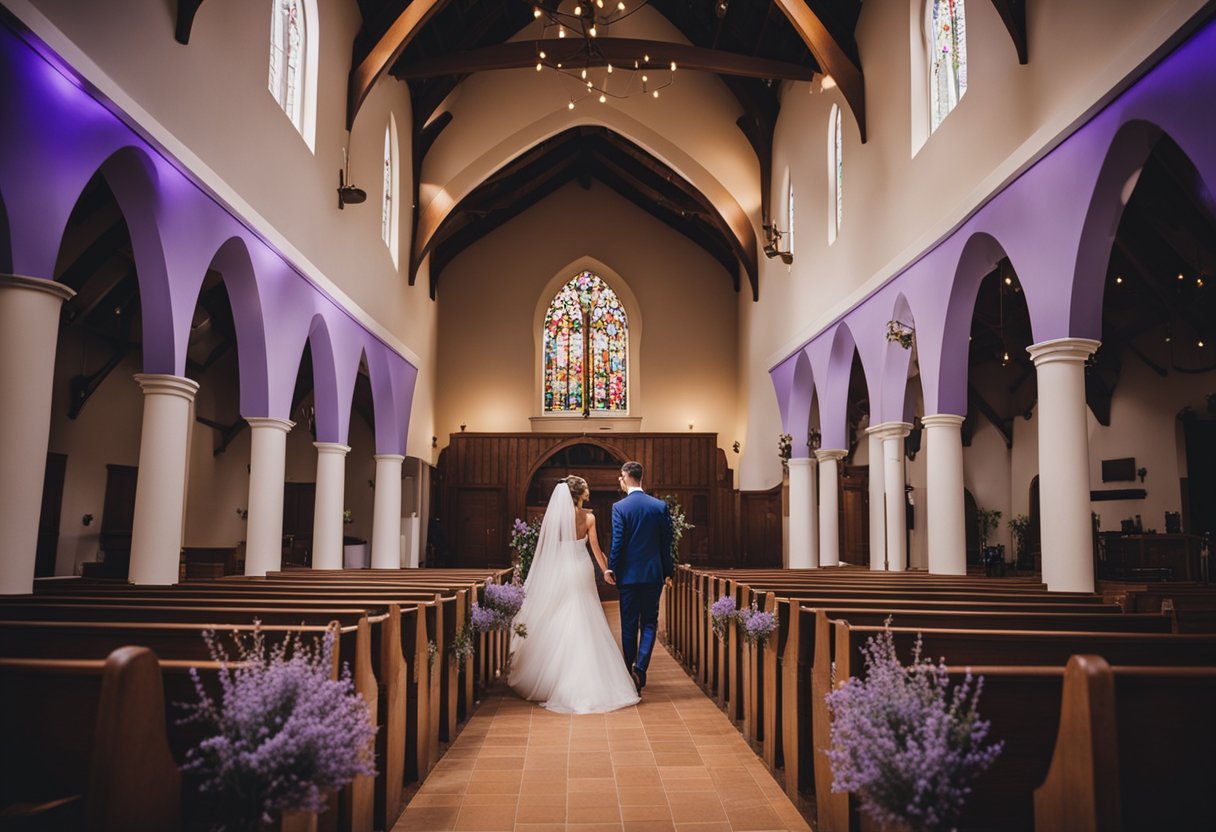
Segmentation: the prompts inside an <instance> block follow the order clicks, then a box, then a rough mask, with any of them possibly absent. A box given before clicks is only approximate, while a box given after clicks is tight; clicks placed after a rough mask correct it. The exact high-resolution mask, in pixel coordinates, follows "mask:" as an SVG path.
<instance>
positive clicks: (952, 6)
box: [926, 0, 967, 132]
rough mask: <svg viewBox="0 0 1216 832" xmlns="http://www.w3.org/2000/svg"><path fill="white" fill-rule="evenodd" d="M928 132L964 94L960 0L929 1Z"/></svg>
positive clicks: (964, 54)
mask: <svg viewBox="0 0 1216 832" xmlns="http://www.w3.org/2000/svg"><path fill="white" fill-rule="evenodd" d="M926 26H927V29H928V37H927V38H926V40H927V42H928V48H929V62H928V63H929V131H930V132H932V131H934V130H936V129H937V127H938V125H939V124H941V123H942V121H943V120H945V118H946V116H948V115H950V111H951V110H953V109H954V108H955V107H956V106H957V105H958V102H959V101H960V100H961V99H962V97H963V93H965V92H966V91H967V18H966V14H965V13H964V11H963V0H929V14H928V20H927V21H926Z"/></svg>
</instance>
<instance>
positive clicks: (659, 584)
mask: <svg viewBox="0 0 1216 832" xmlns="http://www.w3.org/2000/svg"><path fill="white" fill-rule="evenodd" d="M642 473H643V472H642V465H641V463H638V462H626V463H625V464H624V465H622V466H621V476H620V486H621V490H622V491H624V492H625V498H624V499H623V500H620V501H618V502H616V503H614V504H613V506H612V551H611V552H610V553H609V555H608V569H607V571H605V572H604V579H605V580H606V581H608V583H610V584H618V585H619V586H620V592H621V647H622V649H623V651H624V653H625V664H626V666H628V667H629V671H630V673H632V674H633V683H634V684H635V685H637V687H638V691H639V692H640V691H641V690H642V688H644V687H646V668H647V667H648V666H649V665H650V653H651V651H652V650H654V640H655V636H656V635H657V634H658V628H659V596H660V595H662V593H663V583H664V580H670V579H671V577H672V575H673V573H674V572H675V566H674V563H673V561H672V558H671V515H669V514H668V513H667V504H666V503H664V502H663V501H662V500H657V499H655V498H654V497H651V496H649V495H648V494H647V493H646V492H645V491H643V490H642ZM639 623H641V638H640V639H639V634H638V624H639Z"/></svg>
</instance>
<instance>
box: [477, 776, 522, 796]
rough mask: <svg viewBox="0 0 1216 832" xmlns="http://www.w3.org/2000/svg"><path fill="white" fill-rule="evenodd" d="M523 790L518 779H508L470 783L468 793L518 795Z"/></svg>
mask: <svg viewBox="0 0 1216 832" xmlns="http://www.w3.org/2000/svg"><path fill="white" fill-rule="evenodd" d="M521 791H522V789H521V787H520V782H519V781H518V780H508V781H506V782H499V783H493V782H491V783H469V788H468V791H467V792H466V793H467V794H509V795H512V796H514V795H517V794H519V793H520V792H521Z"/></svg>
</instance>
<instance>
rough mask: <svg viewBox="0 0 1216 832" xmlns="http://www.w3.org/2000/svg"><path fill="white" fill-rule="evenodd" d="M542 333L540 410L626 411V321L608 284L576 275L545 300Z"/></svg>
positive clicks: (590, 275)
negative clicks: (542, 387)
mask: <svg viewBox="0 0 1216 832" xmlns="http://www.w3.org/2000/svg"><path fill="white" fill-rule="evenodd" d="M542 335H543V342H544V343H543V349H542V355H543V361H544V367H543V372H544V411H545V413H582V414H583V415H588V414H590V413H601V412H609V413H624V412H626V411H628V404H629V400H628V389H627V388H628V356H629V321H628V318H627V316H626V314H625V308H624V307H623V306H622V305H621V301H620V298H618V297H617V294H616V292H614V291H612V288H611V287H610V286H609V285H608V284H607V283H605V282H604V281H603V280H602V279H600V278H599V277H598V276H597V275H595V274H593V273H592V272H581V273H580V274H578V275H576V276H575V278H574V279H573V280H571V281H570V282H569V283H567V284H566V285H565V286H563V287H562V288H561V290H560V291H559V292H558V293H557V296H556V297H554V298H553V301H552V302H551V303H550V304H549V311H548V312H547V313H546V314H545V322H544V332H543V334H542Z"/></svg>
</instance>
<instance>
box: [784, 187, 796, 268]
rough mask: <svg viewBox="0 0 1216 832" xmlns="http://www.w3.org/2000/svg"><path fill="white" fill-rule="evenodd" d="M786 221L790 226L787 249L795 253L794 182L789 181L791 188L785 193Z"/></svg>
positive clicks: (786, 243)
mask: <svg viewBox="0 0 1216 832" xmlns="http://www.w3.org/2000/svg"><path fill="white" fill-rule="evenodd" d="M785 198H786V199H785V204H786V210H785V222H786V225H788V226H789V229H790V230H789V232H788V234H787V239H786V242H785V250H786V251H788V252H789V253H790V254H793V253H794V183H793V182H790V183H789V190H788V191H786V194H785Z"/></svg>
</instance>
